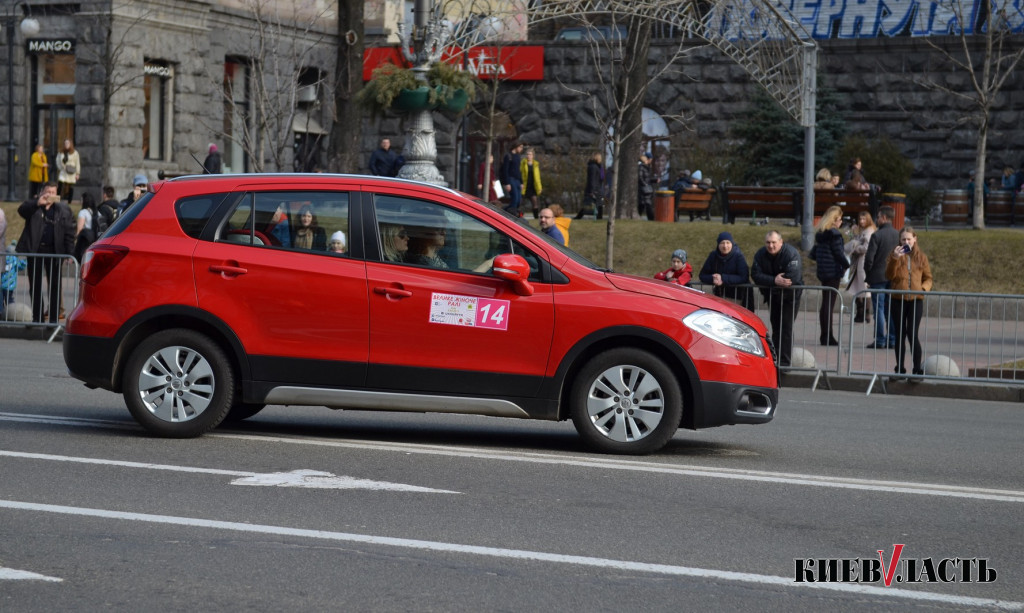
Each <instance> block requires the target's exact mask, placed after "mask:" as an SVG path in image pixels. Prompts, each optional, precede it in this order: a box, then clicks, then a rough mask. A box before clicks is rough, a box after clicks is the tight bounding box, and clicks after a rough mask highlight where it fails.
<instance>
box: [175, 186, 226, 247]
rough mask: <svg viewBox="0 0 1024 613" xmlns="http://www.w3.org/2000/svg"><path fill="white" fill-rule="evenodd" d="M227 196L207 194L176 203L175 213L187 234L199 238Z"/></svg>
mask: <svg viewBox="0 0 1024 613" xmlns="http://www.w3.org/2000/svg"><path fill="white" fill-rule="evenodd" d="M224 196H225V194H206V195H202V196H192V197H190V198H182V199H181V200H178V201H177V202H175V203H174V212H175V214H176V215H177V216H178V223H179V224H181V229H182V230H184V231H185V234H187V235H189V236H191V237H192V238H199V236H200V235H201V234H202V232H203V228H205V227H206V224H207V222H209V221H210V217H211V216H212V215H213V213H214V211H216V210H217V207H218V206H220V203H221V202H222V201H223V200H224Z"/></svg>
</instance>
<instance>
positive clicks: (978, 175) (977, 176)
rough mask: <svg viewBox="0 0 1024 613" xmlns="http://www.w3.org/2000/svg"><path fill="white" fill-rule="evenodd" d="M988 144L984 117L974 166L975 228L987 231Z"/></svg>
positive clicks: (985, 118)
mask: <svg viewBox="0 0 1024 613" xmlns="http://www.w3.org/2000/svg"><path fill="white" fill-rule="evenodd" d="M987 142H988V117H987V114H986V116H983V117H982V119H981V126H980V127H979V128H978V149H977V153H976V155H975V164H974V194H973V196H972V197H973V198H974V223H973V225H974V227H975V228H977V229H978V230H984V229H985V149H986V146H987Z"/></svg>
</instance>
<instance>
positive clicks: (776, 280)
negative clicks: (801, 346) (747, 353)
mask: <svg viewBox="0 0 1024 613" xmlns="http://www.w3.org/2000/svg"><path fill="white" fill-rule="evenodd" d="M750 278H751V279H753V281H754V283H756V284H757V285H760V286H761V295H762V296H764V301H765V302H767V303H768V310H769V312H770V319H771V324H772V342H773V343H775V350H776V351H777V352H778V358H779V366H789V365H790V361H791V358H792V354H793V321H794V320H795V319H796V314H797V311H799V310H800V294H801V293H802V290H800V289H799V286H801V285H803V284H804V276H803V264H802V259H801V257H800V252H799V251H797V250H796V248H794V247H792V246H791V245H786V244H784V243H783V242H782V235H781V234H779V233H778V232H776V231H775V230H772V231H771V232H769V233H768V234H766V235H765V237H764V247H761V248H760V249H758V250H757V253H755V254H754V265H753V267H752V268H751V271H750Z"/></svg>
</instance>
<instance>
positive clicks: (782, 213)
mask: <svg viewBox="0 0 1024 613" xmlns="http://www.w3.org/2000/svg"><path fill="white" fill-rule="evenodd" d="M720 192H721V194H722V223H736V218H737V217H743V216H748V215H749V216H751V217H782V218H783V219H796V218H797V217H798V214H797V212H798V211H799V208H797V207H798V203H799V201H800V196H801V194H802V193H803V189H801V188H799V187H761V186H744V185H722V186H721V189H720Z"/></svg>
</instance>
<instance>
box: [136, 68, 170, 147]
mask: <svg viewBox="0 0 1024 613" xmlns="http://www.w3.org/2000/svg"><path fill="white" fill-rule="evenodd" d="M144 71H145V74H144V80H143V86H142V89H143V93H144V95H145V106H144V108H143V116H144V121H145V123H144V124H143V129H142V157H143V159H147V160H167V159H170V144H171V143H170V134H171V116H172V114H171V109H172V108H173V103H172V97H173V94H172V92H173V91H174V90H173V87H172V83H173V80H174V68H173V67H171V66H170V65H169V64H166V63H163V62H155V61H146V63H145V67H144Z"/></svg>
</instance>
